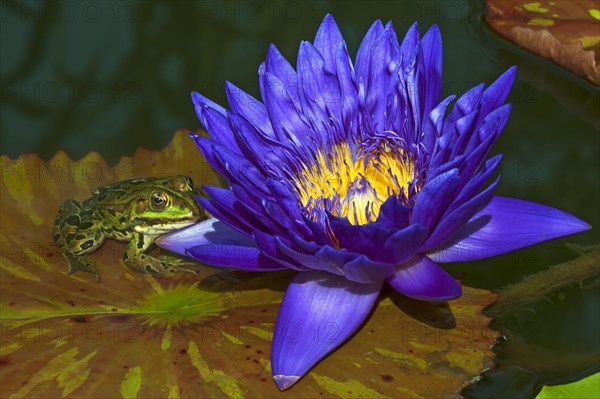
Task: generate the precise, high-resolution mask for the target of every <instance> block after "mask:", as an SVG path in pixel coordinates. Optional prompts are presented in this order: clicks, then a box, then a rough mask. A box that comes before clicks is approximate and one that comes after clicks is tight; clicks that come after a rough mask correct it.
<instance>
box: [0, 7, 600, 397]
mask: <svg viewBox="0 0 600 399" xmlns="http://www.w3.org/2000/svg"><path fill="white" fill-rule="evenodd" d="M482 10H483V5H482V4H481V3H480V2H466V1H449V2H442V1H433V2H424V3H421V2H417V1H413V2H408V1H404V2H393V1H386V0H383V1H371V2H368V3H367V2H363V1H345V2H341V1H339V2H338V1H330V2H323V1H306V2H293V1H281V2H266V3H244V2H242V1H239V2H236V1H227V2H221V1H203V2H173V3H167V2H154V1H150V2H137V1H129V2H122V3H119V2H115V3H113V2H81V3H76V2H63V3H61V2H44V1H39V2H38V1H32V2H10V1H8V2H3V3H2V9H1V18H2V26H1V28H0V29H1V33H2V35H1V36H2V43H1V50H2V57H1V62H0V76H1V78H2V90H1V95H2V107H1V108H0V116H1V118H0V128H1V131H2V135H1V139H0V140H1V143H2V153H4V154H8V155H10V156H12V157H16V156H18V155H19V154H22V153H26V152H38V153H40V154H41V155H42V156H43V157H44V158H46V159H48V158H50V157H51V156H52V155H53V154H54V153H55V152H56V151H58V150H59V149H65V150H66V151H67V152H68V153H69V154H70V155H71V156H72V157H73V158H79V157H81V156H82V155H83V154H85V153H87V152H88V151H91V150H98V151H100V153H101V154H103V156H105V158H107V159H109V160H110V161H111V162H114V161H116V160H117V159H118V158H119V157H120V156H121V155H130V154H132V152H133V150H134V148H135V147H136V146H140V145H141V146H145V147H148V148H160V147H162V146H164V145H165V144H166V143H167V142H168V141H169V140H170V138H171V137H172V133H173V132H174V131H175V130H176V129H178V128H182V127H187V128H190V129H196V128H197V127H198V122H197V119H196V117H195V115H194V111H193V107H192V105H191V101H190V98H189V93H190V92H191V91H192V90H197V91H200V92H202V93H203V94H205V95H206V96H207V97H209V98H212V99H214V100H215V101H217V102H219V103H221V104H225V90H224V82H225V80H230V81H231V82H233V83H235V84H236V85H237V86H239V87H240V88H242V89H244V90H247V91H248V92H250V93H251V94H253V95H258V85H257V68H258V66H259V64H260V62H261V61H262V59H263V57H264V55H265V53H266V49H267V45H268V44H269V43H271V42H273V43H276V45H277V46H278V47H279V48H280V50H281V51H282V53H283V54H284V55H285V56H287V57H288V58H290V59H291V60H292V61H293V60H294V58H295V54H296V51H297V48H298V43H299V41H300V40H312V38H313V36H314V32H315V30H316V27H317V26H318V24H319V23H320V21H321V19H322V17H323V15H324V14H325V13H327V12H332V13H333V14H334V16H335V17H336V19H337V21H338V24H339V25H340V28H341V30H342V32H343V33H344V35H345V37H346V39H347V42H348V47H349V50H350V53H351V54H354V53H355V52H356V49H357V48H358V44H359V40H360V39H361V37H362V36H363V34H364V33H365V32H366V30H367V29H368V27H369V26H370V24H371V23H372V21H373V20H374V19H375V18H381V19H383V20H388V19H392V20H393V21H394V24H395V27H396V29H397V31H398V32H399V35H400V36H401V35H403V33H404V32H405V31H406V30H407V29H408V27H409V26H410V25H411V24H412V22H413V21H415V20H418V21H419V25H420V26H421V30H422V31H424V30H425V29H426V28H428V27H429V26H430V25H431V24H432V23H434V22H436V23H438V24H439V25H440V29H441V31H442V35H443V39H444V51H445V52H444V70H443V72H444V95H449V94H452V93H458V94H461V93H463V92H465V91H466V90H467V89H469V88H470V87H472V86H473V85H474V84H476V83H479V82H491V81H492V80H493V79H495V78H496V77H497V76H498V75H499V74H500V73H502V71H504V70H506V69H507V68H508V67H509V66H511V65H517V66H518V68H519V70H518V75H517V81H516V83H515V86H514V89H513V92H512V93H511V97H510V101H511V102H512V103H513V113H512V116H511V119H510V121H509V124H508V125H507V127H506V128H505V131H504V133H503V135H502V137H501V138H500V140H499V141H498V143H497V145H496V147H495V151H496V152H501V153H504V154H505V158H504V161H503V165H502V175H503V179H502V182H501V184H500V186H499V188H498V192H499V193H500V194H502V195H507V196H514V197H519V198H525V199H529V200H532V201H536V202H540V203H545V204H548V205H552V206H555V207H557V208H560V209H564V210H565V211H567V212H569V213H572V214H574V215H577V216H579V217H580V218H582V219H584V220H586V221H588V222H589V223H591V224H592V225H595V226H599V225H600V223H599V222H600V214H599V209H598V208H599V207H598V205H597V204H598V203H600V198H599V197H600V193H599V189H598V171H599V170H600V168H599V158H600V157H598V148H599V140H600V139H599V137H600V136H599V135H598V128H599V126H600V114H599V113H598V111H597V110H598V109H600V95H599V94H598V90H597V88H594V87H592V86H591V85H589V84H588V83H586V82H583V81H582V80H581V79H579V78H576V77H573V76H572V75H570V74H568V73H565V72H563V71H561V70H560V69H559V68H557V67H555V66H553V65H551V64H549V63H548V62H546V61H543V60H540V59H539V58H538V57H535V56H532V55H530V54H528V53H526V52H524V51H522V50H519V49H517V48H515V47H514V46H512V45H510V44H509V43H507V42H506V41H504V40H503V39H501V38H499V37H497V36H496V35H495V34H493V33H491V32H490V31H489V30H488V28H487V26H485V23H483V22H482V18H481V15H482ZM568 242H576V243H580V244H584V245H590V244H596V243H598V242H600V240H599V235H598V229H595V230H591V231H590V232H587V233H585V234H581V235H578V236H576V237H573V238H565V239H562V240H557V241H554V242H550V243H544V244H542V245H538V246H536V247H535V248H532V249H526V250H523V251H519V252H517V253H515V254H507V255H504V256H501V257H498V258H495V259H490V260H485V261H480V262H475V263H472V264H464V265H461V264H459V265H453V266H451V267H449V270H450V271H451V272H452V273H454V274H455V275H457V276H461V278H462V281H463V282H464V283H466V284H469V285H472V286H476V287H484V288H489V289H497V288H499V287H501V286H503V285H505V284H508V283H511V282H516V281H519V280H520V279H521V278H522V277H524V276H526V275H528V274H531V273H533V272H536V271H539V270H543V269H545V268H547V267H548V266H549V265H552V264H555V263H559V262H561V261H564V260H567V259H570V258H573V257H574V254H573V253H572V252H570V251H569V250H567V249H565V248H564V244H565V243H568ZM548 299H549V300H550V301H548V302H543V303H540V304H537V305H535V306H534V307H533V308H532V309H525V310H521V311H518V312H516V313H515V314H513V315H510V317H506V318H504V319H502V320H498V321H497V322H496V326H497V328H499V329H500V330H501V331H503V333H504V335H505V336H506V337H507V341H506V342H503V343H502V344H501V345H500V346H499V347H498V364H499V367H498V369H497V370H495V371H492V372H490V373H488V374H487V375H486V376H485V378H484V380H483V381H482V382H481V383H480V384H477V385H476V386H474V387H472V388H470V389H469V390H468V392H467V393H468V395H469V396H473V397H490V396H495V397H507V396H510V397H528V396H530V395H531V393H532V392H534V391H535V390H536V388H537V387H538V386H539V384H541V383H557V382H560V381H562V380H566V379H569V378H571V377H574V376H577V375H579V374H581V373H584V372H589V371H590V370H591V369H592V368H593V367H594V366H595V365H597V364H598V353H599V352H600V348H599V343H598V340H597V336H598V334H599V332H600V331H599V322H598V318H597V315H598V311H599V309H598V303H599V301H598V299H599V298H598V287H597V285H592V286H588V288H585V285H584V288H580V287H569V288H566V289H564V290H562V291H561V292H560V293H557V294H555V295H553V296H551V297H550V298H548ZM506 381H511V383H510V384H508V383H506Z"/></svg>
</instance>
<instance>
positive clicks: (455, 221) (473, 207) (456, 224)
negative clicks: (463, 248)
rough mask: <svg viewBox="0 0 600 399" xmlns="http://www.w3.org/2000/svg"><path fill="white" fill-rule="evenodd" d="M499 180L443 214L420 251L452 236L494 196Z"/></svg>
mask: <svg viewBox="0 0 600 399" xmlns="http://www.w3.org/2000/svg"><path fill="white" fill-rule="evenodd" d="M499 181H500V177H498V178H497V179H496V181H495V182H493V183H492V184H490V186H489V187H488V188H486V189H485V190H484V191H483V192H481V193H479V194H477V195H476V196H474V197H473V198H471V199H470V200H468V201H466V202H465V203H464V204H462V205H460V206H459V207H458V208H456V209H455V210H453V211H451V212H449V213H448V214H446V215H444V216H443V217H442V219H441V220H440V222H439V223H438V225H437V226H436V228H435V230H434V232H433V233H432V234H431V236H429V238H428V239H427V241H426V242H425V244H423V248H422V249H421V251H423V252H424V251H427V250H428V249H430V248H435V247H437V246H439V245H441V244H443V243H445V242H446V241H448V240H449V239H450V238H451V237H452V236H454V235H455V234H456V233H457V232H458V231H459V230H460V229H461V228H462V226H464V225H465V224H466V223H467V222H468V221H469V220H470V219H471V218H472V217H473V215H474V214H475V213H476V212H477V211H479V210H480V209H482V208H483V207H484V206H485V205H487V204H488V203H489V202H490V201H491V199H492V197H493V196H494V190H495V189H496V186H497V185H498V182H499Z"/></svg>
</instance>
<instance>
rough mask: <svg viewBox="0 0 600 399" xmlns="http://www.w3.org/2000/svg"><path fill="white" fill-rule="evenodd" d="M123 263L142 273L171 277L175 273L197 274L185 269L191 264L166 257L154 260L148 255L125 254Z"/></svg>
mask: <svg viewBox="0 0 600 399" xmlns="http://www.w3.org/2000/svg"><path fill="white" fill-rule="evenodd" d="M123 261H124V262H125V264H126V265H127V266H129V267H130V268H132V269H135V270H137V271H140V272H143V273H151V274H163V275H172V274H173V273H175V272H190V273H193V274H197V272H196V271H195V270H193V269H189V268H187V267H186V266H188V265H192V263H190V262H184V261H182V260H181V259H177V258H171V257H166V256H161V257H160V258H154V257H152V256H150V255H146V254H139V255H138V256H137V257H131V256H129V255H128V254H127V253H125V255H124V256H123Z"/></svg>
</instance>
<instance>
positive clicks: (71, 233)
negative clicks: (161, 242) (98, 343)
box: [53, 176, 207, 281]
mask: <svg viewBox="0 0 600 399" xmlns="http://www.w3.org/2000/svg"><path fill="white" fill-rule="evenodd" d="M195 194H198V192H196V191H194V188H193V183H192V179H190V178H189V177H187V176H172V177H165V178H139V179H131V180H124V181H120V182H117V183H114V184H110V185H108V186H104V187H100V188H98V189H96V191H94V193H93V195H92V197H91V198H89V199H87V200H86V201H84V202H83V205H80V204H79V203H78V202H77V201H75V200H72V199H70V200H68V201H66V202H65V203H64V204H63V205H62V207H61V208H60V210H59V211H58V215H57V216H56V221H55V222H54V233H53V234H54V241H55V242H56V245H57V246H58V249H59V250H60V252H61V253H62V254H63V256H64V257H65V258H66V259H67V262H68V264H69V274H71V273H74V272H76V271H78V270H82V271H86V272H89V273H92V274H93V275H95V276H96V280H98V281H100V276H99V274H98V272H97V271H96V268H95V267H94V265H93V264H92V263H91V262H90V260H89V257H88V256H87V254H89V253H90V252H93V251H95V250H96V249H98V248H99V247H100V246H101V245H102V243H103V242H104V240H105V239H106V238H113V239H116V240H119V241H128V242H129V244H128V245H127V248H126V250H125V254H124V255H123V261H124V263H125V264H126V265H127V266H129V267H131V268H132V269H135V270H138V271H141V272H145V273H155V274H171V273H173V272H175V271H179V270H181V271H191V272H193V270H191V269H187V268H185V266H186V265H187V263H183V262H182V261H181V260H179V259H175V258H173V257H161V258H160V259H159V258H155V257H152V256H150V255H148V254H146V253H145V251H146V250H147V249H148V248H149V247H150V246H151V245H152V244H153V243H154V241H155V240H156V239H157V238H158V237H160V236H161V235H163V234H166V233H168V232H170V231H173V230H177V229H181V228H183V227H186V226H189V225H191V224H194V223H195V222H197V221H200V220H203V219H206V218H207V214H206V212H205V211H204V210H203V209H202V208H201V207H200V206H199V205H198V203H197V202H196V200H195V198H194V195H195Z"/></svg>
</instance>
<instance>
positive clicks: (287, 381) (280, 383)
mask: <svg viewBox="0 0 600 399" xmlns="http://www.w3.org/2000/svg"><path fill="white" fill-rule="evenodd" d="M299 379H300V377H299V376H297V375H281V374H279V375H274V376H273V380H275V385H277V388H279V390H280V391H285V390H286V389H288V388H289V387H291V386H292V385H294V384H295V383H296V382H297V381H298V380H299Z"/></svg>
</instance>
